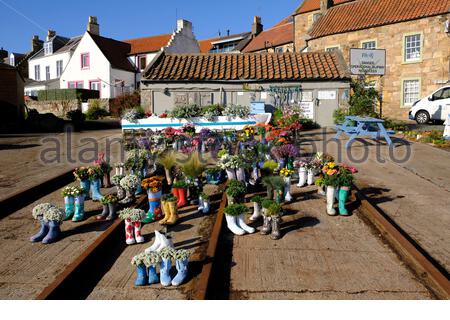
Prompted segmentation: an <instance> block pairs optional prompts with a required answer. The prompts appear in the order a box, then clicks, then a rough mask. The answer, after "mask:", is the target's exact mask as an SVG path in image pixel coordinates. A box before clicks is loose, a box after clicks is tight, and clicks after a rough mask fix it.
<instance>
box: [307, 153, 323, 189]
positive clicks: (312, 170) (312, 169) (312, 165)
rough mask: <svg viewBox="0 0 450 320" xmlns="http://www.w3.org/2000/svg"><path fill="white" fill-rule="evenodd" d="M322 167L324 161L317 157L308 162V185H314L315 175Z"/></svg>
mask: <svg viewBox="0 0 450 320" xmlns="http://www.w3.org/2000/svg"><path fill="white" fill-rule="evenodd" d="M321 167H322V163H321V162H320V161H318V160H317V159H311V160H310V161H309V162H308V165H307V170H308V178H307V183H308V186H312V185H313V184H314V176H315V175H316V173H317V172H318V170H319V169H320V168H321Z"/></svg>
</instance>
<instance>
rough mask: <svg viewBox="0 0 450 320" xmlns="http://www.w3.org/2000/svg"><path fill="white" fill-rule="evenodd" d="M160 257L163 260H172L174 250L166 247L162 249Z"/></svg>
mask: <svg viewBox="0 0 450 320" xmlns="http://www.w3.org/2000/svg"><path fill="white" fill-rule="evenodd" d="M159 255H160V257H161V258H163V259H166V260H168V259H172V258H173V257H174V255H175V250H174V249H172V248H169V247H166V248H164V249H162V250H161V252H160V253H159Z"/></svg>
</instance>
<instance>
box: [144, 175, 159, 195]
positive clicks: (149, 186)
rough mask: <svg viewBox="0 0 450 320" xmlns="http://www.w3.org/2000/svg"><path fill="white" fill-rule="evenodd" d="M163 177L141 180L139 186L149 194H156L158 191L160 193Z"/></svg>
mask: <svg viewBox="0 0 450 320" xmlns="http://www.w3.org/2000/svg"><path fill="white" fill-rule="evenodd" d="M163 180H164V178H163V177H156V176H155V177H151V178H147V179H144V180H142V183H141V186H142V188H144V189H145V190H148V191H150V192H153V193H156V192H158V191H161V189H162V186H163V183H162V182H163Z"/></svg>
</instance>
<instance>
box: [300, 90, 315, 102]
mask: <svg viewBox="0 0 450 320" xmlns="http://www.w3.org/2000/svg"><path fill="white" fill-rule="evenodd" d="M311 101H313V93H312V91H303V92H302V102H311Z"/></svg>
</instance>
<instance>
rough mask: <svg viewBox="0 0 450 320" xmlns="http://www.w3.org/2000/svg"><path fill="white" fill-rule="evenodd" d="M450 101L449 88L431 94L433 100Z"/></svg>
mask: <svg viewBox="0 0 450 320" xmlns="http://www.w3.org/2000/svg"><path fill="white" fill-rule="evenodd" d="M442 99H450V88H443V89H441V90H439V91H438V92H436V93H435V94H433V100H442Z"/></svg>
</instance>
